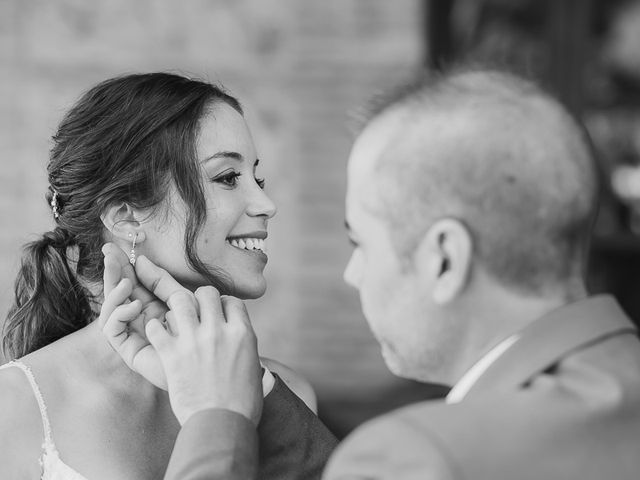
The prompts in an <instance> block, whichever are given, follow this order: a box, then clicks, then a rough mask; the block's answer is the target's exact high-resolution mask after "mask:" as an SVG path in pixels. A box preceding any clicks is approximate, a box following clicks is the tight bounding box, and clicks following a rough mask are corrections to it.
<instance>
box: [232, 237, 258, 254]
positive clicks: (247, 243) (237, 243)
mask: <svg viewBox="0 0 640 480" xmlns="http://www.w3.org/2000/svg"><path fill="white" fill-rule="evenodd" d="M229 243H230V244H231V245H232V246H234V247H236V248H242V249H244V250H260V251H261V252H265V251H266V249H265V245H264V240H263V239H261V238H234V239H233V240H229Z"/></svg>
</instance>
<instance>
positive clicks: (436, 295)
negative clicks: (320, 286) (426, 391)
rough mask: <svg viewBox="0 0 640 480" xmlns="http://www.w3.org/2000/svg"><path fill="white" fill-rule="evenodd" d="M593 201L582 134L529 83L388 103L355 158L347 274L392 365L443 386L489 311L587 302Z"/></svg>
mask: <svg viewBox="0 0 640 480" xmlns="http://www.w3.org/2000/svg"><path fill="white" fill-rule="evenodd" d="M596 192H597V179H596V171H595V168H594V164H593V159H592V155H591V151H590V148H589V144H588V140H587V138H586V136H585V135H584V132H583V130H582V129H581V128H580V127H579V126H578V124H577V123H576V122H575V121H574V120H573V119H572V117H571V116H570V115H569V114H568V113H567V112H566V110H565V109H564V108H563V107H561V106H560V104H559V103H558V102H556V101H555V100H553V99H552V98H551V97H549V96H548V95H546V94H545V93H543V92H542V91H541V90H540V89H539V88H537V87H536V86H534V85H533V84H531V83H529V82H527V81H524V80H521V79H519V78H517V77H514V76H511V75H508V74H504V73H498V72H490V71H460V72H455V73H450V74H448V75H446V76H443V77H439V78H437V79H422V80H420V81H419V82H417V83H414V84H412V85H410V86H407V87H404V88H403V89H402V90H400V91H399V92H396V93H395V94H393V95H391V96H389V97H386V98H385V99H384V100H383V101H382V102H381V103H379V104H378V106H377V107H376V109H375V110H374V113H373V115H372V116H371V118H370V120H369V121H368V123H367V124H366V126H365V128H364V130H363V131H362V133H361V135H360V136H359V137H358V139H357V140H356V143H355V145H354V147H353V150H352V153H351V157H350V160H349V168H348V189H347V200H346V208H347V222H348V224H349V228H350V231H351V232H350V233H351V237H352V239H353V240H354V243H355V244H356V249H355V251H354V253H353V256H352V258H351V261H350V263H349V265H348V267H347V270H346V271H345V279H346V281H347V282H348V283H350V284H352V285H353V286H355V287H356V288H358V290H359V292H360V297H361V302H362V307H363V311H364V313H365V316H366V317H367V320H368V321H369V324H370V325H371V328H372V330H373V332H374V335H376V337H377V338H378V340H379V341H380V343H381V345H382V351H383V355H384V357H385V359H386V361H387V364H388V366H389V368H390V369H391V370H392V371H393V372H394V373H396V374H399V375H402V376H406V377H411V378H416V379H422V380H436V381H446V380H448V375H449V373H450V369H451V364H452V363H453V362H455V361H456V358H457V356H459V355H460V349H465V348H467V349H468V348H470V347H469V345H472V344H473V340H472V339H471V340H470V339H469V338H468V337H469V335H473V331H474V329H477V328H478V325H477V324H476V325H471V322H476V323H477V322H478V321H482V319H483V316H485V317H488V316H490V313H491V305H492V302H496V301H498V300H499V299H500V300H502V299H503V298H504V295H509V296H510V298H511V299H514V298H515V299H518V298H520V299H532V298H533V299H535V298H541V299H544V298H558V299H562V300H563V301H567V300H569V299H571V298H572V297H574V296H576V295H577V294H579V293H580V292H581V291H582V289H583V286H582V285H583V284H582V275H583V271H584V264H585V257H586V249H587V243H588V242H587V240H588V235H589V230H590V227H591V223H592V220H593V217H594V213H595V209H596ZM516 304H517V302H516ZM472 327H473V328H472ZM486 328H491V327H490V326H489V324H487V326H486ZM465 353H466V352H465Z"/></svg>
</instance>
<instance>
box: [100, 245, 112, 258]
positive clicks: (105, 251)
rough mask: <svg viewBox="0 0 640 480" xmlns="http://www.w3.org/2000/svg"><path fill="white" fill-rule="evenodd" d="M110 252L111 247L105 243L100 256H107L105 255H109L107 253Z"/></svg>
mask: <svg viewBox="0 0 640 480" xmlns="http://www.w3.org/2000/svg"><path fill="white" fill-rule="evenodd" d="M110 250H111V247H110V245H109V244H108V243H105V244H104V245H103V246H102V254H103V255H107V254H108V253H109V251H110Z"/></svg>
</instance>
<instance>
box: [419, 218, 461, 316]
mask: <svg viewBox="0 0 640 480" xmlns="http://www.w3.org/2000/svg"><path fill="white" fill-rule="evenodd" d="M472 255H473V241H472V238H471V233H470V232H469V230H468V228H467V227H466V226H465V225H464V224H463V223H462V222H461V221H459V220H456V219H453V218H443V219H440V220H437V221H436V222H434V223H433V225H431V227H430V228H429V230H428V231H427V233H426V234H425V235H424V237H423V238H422V241H421V242H420V244H419V245H418V248H417V250H416V257H415V260H416V261H417V262H418V265H422V266H423V267H422V268H426V271H425V272H424V273H426V274H427V275H428V276H429V282H428V283H429V284H430V285H431V287H430V290H431V295H432V298H433V301H434V302H435V303H436V304H439V305H443V304H446V303H449V302H451V301H452V300H454V299H455V298H456V297H457V296H458V295H459V294H460V292H462V291H463V290H464V288H465V287H466V286H467V283H468V281H469V276H470V273H471V263H472Z"/></svg>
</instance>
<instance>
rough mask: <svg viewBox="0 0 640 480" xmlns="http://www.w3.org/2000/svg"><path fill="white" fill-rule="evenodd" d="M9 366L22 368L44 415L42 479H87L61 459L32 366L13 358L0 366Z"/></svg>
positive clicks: (0, 368)
mask: <svg viewBox="0 0 640 480" xmlns="http://www.w3.org/2000/svg"><path fill="white" fill-rule="evenodd" d="M8 367H17V368H19V369H20V370H22V372H23V373H24V375H25V377H27V380H28V381H29V385H31V390H33V395H34V396H35V397H36V401H37V402H38V408H39V409H40V416H41V417H42V429H43V430H44V442H43V443H42V448H43V450H44V451H43V452H42V457H41V458H40V466H41V467H42V477H41V480H86V478H85V477H83V476H82V475H80V474H79V473H78V472H76V471H75V470H73V469H72V468H71V467H69V466H68V465H67V464H66V463H64V462H63V461H62V460H61V459H60V455H59V453H58V450H57V449H56V446H55V444H54V443H53V436H52V434H51V423H50V422H49V415H47V405H46V404H45V403H44V398H43V396H42V393H41V392H40V387H38V384H37V383H36V378H35V376H34V375H33V372H32V371H31V368H29V366H28V365H25V364H24V363H22V362H20V361H19V360H13V361H11V362H9V363H7V364H5V365H2V366H0V370H2V369H4V368H8Z"/></svg>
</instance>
